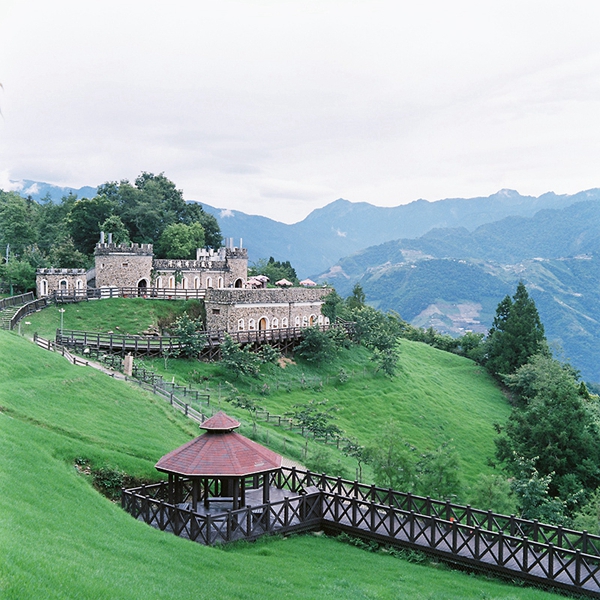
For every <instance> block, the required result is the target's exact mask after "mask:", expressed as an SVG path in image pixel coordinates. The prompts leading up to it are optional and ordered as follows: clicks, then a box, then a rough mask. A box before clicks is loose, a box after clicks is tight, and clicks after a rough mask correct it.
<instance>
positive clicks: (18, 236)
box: [0, 191, 36, 257]
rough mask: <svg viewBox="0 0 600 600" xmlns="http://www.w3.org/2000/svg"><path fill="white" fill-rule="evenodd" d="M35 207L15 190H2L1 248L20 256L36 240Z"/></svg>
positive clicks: (0, 217) (0, 201) (3, 252)
mask: <svg viewBox="0 0 600 600" xmlns="http://www.w3.org/2000/svg"><path fill="white" fill-rule="evenodd" d="M33 210H34V209H33V208H32V206H30V205H29V204H28V203H27V201H26V200H25V199H24V198H21V196H19V195H18V194H15V193H13V192H8V193H5V192H2V191H0V249H1V251H2V254H3V255H6V246H7V245H8V244H10V252H11V254H13V255H14V256H16V257H17V256H20V254H21V253H22V252H23V250H24V249H25V248H26V247H27V246H30V245H31V244H33V243H34V242H35V238H36V231H35V227H34V224H35V218H34V213H33Z"/></svg>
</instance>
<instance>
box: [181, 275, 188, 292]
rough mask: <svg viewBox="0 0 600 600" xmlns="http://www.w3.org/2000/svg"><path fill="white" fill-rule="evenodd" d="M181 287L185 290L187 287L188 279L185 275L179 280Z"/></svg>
mask: <svg viewBox="0 0 600 600" xmlns="http://www.w3.org/2000/svg"><path fill="white" fill-rule="evenodd" d="M181 289H182V290H187V289H188V280H187V277H184V278H183V279H182V280H181Z"/></svg>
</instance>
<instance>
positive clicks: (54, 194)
mask: <svg viewBox="0 0 600 600" xmlns="http://www.w3.org/2000/svg"><path fill="white" fill-rule="evenodd" d="M10 183H11V184H12V189H13V190H14V191H16V192H18V193H19V194H20V195H21V196H23V197H25V198H27V196H31V197H32V198H33V199H34V200H36V201H37V202H40V201H41V200H44V199H46V198H49V199H50V200H51V201H52V202H60V200H61V198H62V197H63V196H68V195H69V194H75V195H76V196H77V197H78V198H93V197H94V196H95V195H96V190H97V189H98V188H95V187H90V186H89V185H86V186H84V187H80V188H71V187H59V186H57V185H52V184H51V183H44V182H42V181H32V180H30V179H21V180H19V181H11V182H10Z"/></svg>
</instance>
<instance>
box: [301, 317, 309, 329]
mask: <svg viewBox="0 0 600 600" xmlns="http://www.w3.org/2000/svg"><path fill="white" fill-rule="evenodd" d="M302 327H308V317H307V316H306V315H304V316H303V317H302Z"/></svg>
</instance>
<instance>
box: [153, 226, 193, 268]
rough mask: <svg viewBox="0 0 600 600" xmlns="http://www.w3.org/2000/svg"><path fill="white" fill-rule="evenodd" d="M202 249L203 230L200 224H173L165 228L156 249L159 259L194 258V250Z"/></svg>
mask: <svg viewBox="0 0 600 600" xmlns="http://www.w3.org/2000/svg"><path fill="white" fill-rule="evenodd" d="M203 247H204V229H203V227H202V225H200V223H192V224H191V225H185V224H184V223H173V224H171V225H168V226H167V227H165V230H164V231H163V232H162V234H161V236H160V238H159V240H158V247H157V255H158V256H159V257H160V258H188V259H189V258H195V257H196V248H203Z"/></svg>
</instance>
